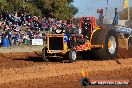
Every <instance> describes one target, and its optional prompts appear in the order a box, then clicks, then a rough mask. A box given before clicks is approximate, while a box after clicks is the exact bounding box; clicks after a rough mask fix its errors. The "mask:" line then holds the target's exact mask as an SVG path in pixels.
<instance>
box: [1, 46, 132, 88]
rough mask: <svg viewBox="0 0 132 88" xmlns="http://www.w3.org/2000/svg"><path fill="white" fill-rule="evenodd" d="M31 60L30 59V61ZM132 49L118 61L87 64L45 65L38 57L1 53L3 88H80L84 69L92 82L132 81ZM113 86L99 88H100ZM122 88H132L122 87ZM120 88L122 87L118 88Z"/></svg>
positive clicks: (90, 62) (49, 63)
mask: <svg viewBox="0 0 132 88" xmlns="http://www.w3.org/2000/svg"><path fill="white" fill-rule="evenodd" d="M29 57H30V58H29ZM131 63H132V49H129V51H127V50H126V49H121V48H120V49H119V54H118V57H117V59H116V60H109V61H94V60H84V61H82V60H81V61H77V62H75V63H61V62H59V61H58V62H57V61H56V60H53V61H52V62H48V63H44V62H41V57H39V56H38V55H36V54H35V53H30V52H28V53H26V52H25V53H0V88H58V87H64V88H69V87H71V88H78V87H82V86H81V85H80V83H79V80H80V79H81V77H82V76H81V69H82V68H84V70H85V71H88V74H89V77H90V78H91V79H130V80H132V64H131ZM90 87H92V88H95V86H90ZM107 87H108V88H111V86H104V87H103V86H96V88H107ZM120 87H121V88H124V87H125V88H132V84H130V85H129V86H120ZM113 88H117V86H113ZM118 88H119V87H118Z"/></svg>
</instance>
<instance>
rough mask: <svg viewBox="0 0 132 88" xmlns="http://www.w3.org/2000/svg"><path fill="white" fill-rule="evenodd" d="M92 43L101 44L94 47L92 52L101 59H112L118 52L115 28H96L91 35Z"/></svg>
mask: <svg viewBox="0 0 132 88" xmlns="http://www.w3.org/2000/svg"><path fill="white" fill-rule="evenodd" d="M92 44H94V45H103V48H100V49H94V50H93V52H92V53H93V54H94V56H95V57H96V58H98V59H101V60H108V59H114V58H115V57H116V56H117V53H118V36H117V33H116V32H115V30H113V29H111V30H105V29H104V30H98V31H97V32H95V34H94V35H93V40H92Z"/></svg>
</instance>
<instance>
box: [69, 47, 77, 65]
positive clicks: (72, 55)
mask: <svg viewBox="0 0 132 88" xmlns="http://www.w3.org/2000/svg"><path fill="white" fill-rule="evenodd" d="M76 59H77V52H76V50H75V49H71V50H70V51H69V62H70V63H72V62H75V61H76Z"/></svg>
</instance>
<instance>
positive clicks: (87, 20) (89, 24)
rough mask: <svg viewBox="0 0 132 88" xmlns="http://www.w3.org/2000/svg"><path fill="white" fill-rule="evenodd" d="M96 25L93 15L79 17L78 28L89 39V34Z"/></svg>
mask: <svg viewBox="0 0 132 88" xmlns="http://www.w3.org/2000/svg"><path fill="white" fill-rule="evenodd" d="M95 27H96V19H95V18H94V17H82V18H81V19H80V28H81V29H82V35H83V36H84V38H86V39H88V40H90V39H91V34H92V32H93V30H94V28H95Z"/></svg>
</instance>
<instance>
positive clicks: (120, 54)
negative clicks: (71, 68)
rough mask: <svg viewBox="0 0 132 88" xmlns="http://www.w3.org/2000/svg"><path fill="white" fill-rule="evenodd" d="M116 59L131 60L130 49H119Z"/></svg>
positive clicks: (131, 49) (131, 51) (131, 52)
mask: <svg viewBox="0 0 132 88" xmlns="http://www.w3.org/2000/svg"><path fill="white" fill-rule="evenodd" d="M117 58H118V59H121V58H124V59H125V58H132V47H131V48H129V49H128V50H127V49H126V48H119V50H118V55H117Z"/></svg>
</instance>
